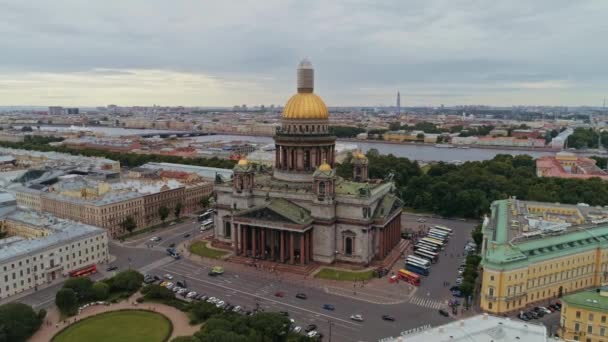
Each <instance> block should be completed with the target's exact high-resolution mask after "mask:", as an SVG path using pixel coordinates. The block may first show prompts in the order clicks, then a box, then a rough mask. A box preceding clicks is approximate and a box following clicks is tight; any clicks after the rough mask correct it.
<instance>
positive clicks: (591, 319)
mask: <svg viewBox="0 0 608 342" xmlns="http://www.w3.org/2000/svg"><path fill="white" fill-rule="evenodd" d="M589 320H590V321H593V314H592V313H590V314H589Z"/></svg>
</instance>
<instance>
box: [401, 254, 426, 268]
mask: <svg viewBox="0 0 608 342" xmlns="http://www.w3.org/2000/svg"><path fill="white" fill-rule="evenodd" d="M414 253H415V252H414ZM405 260H407V261H413V262H417V263H420V264H422V265H424V266H430V265H431V262H430V261H428V260H426V259H423V258H421V257H419V256H415V255H408V256H407V258H405Z"/></svg>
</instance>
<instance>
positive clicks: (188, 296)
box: [186, 291, 198, 298]
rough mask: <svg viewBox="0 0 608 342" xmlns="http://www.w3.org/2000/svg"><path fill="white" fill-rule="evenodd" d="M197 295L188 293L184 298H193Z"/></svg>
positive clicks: (191, 292) (192, 292) (193, 292)
mask: <svg viewBox="0 0 608 342" xmlns="http://www.w3.org/2000/svg"><path fill="white" fill-rule="evenodd" d="M197 294H198V293H196V291H190V292H188V294H187V295H186V298H192V297H194V296H196V295H197Z"/></svg>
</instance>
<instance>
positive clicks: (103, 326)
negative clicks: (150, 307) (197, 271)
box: [52, 310, 172, 342]
mask: <svg viewBox="0 0 608 342" xmlns="http://www.w3.org/2000/svg"><path fill="white" fill-rule="evenodd" d="M171 330H172V327H171V322H170V321H169V319H167V318H166V317H165V316H163V315H161V314H158V313H154V312H149V311H142V310H124V311H115V312H108V313H103V314H99V315H97V316H93V317H90V318H87V319H84V320H82V321H80V322H78V323H75V324H73V325H71V326H69V327H67V328H66V329H64V330H62V331H61V332H59V333H58V334H57V335H55V336H54V337H53V339H52V342H81V341H90V342H93V341H99V342H104V341H111V342H163V341H165V340H167V339H168V338H169V336H170V335H171Z"/></svg>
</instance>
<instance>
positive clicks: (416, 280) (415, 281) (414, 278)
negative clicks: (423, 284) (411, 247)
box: [397, 269, 420, 286]
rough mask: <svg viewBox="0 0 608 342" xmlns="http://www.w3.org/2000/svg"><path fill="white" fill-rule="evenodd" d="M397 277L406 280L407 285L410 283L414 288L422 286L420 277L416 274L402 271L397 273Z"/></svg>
mask: <svg viewBox="0 0 608 342" xmlns="http://www.w3.org/2000/svg"><path fill="white" fill-rule="evenodd" d="M397 276H398V277H399V279H401V280H404V281H405V282H407V283H410V284H412V285H414V286H420V276H419V275H418V274H416V273H414V272H410V271H408V270H404V269H400V270H399V273H397Z"/></svg>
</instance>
